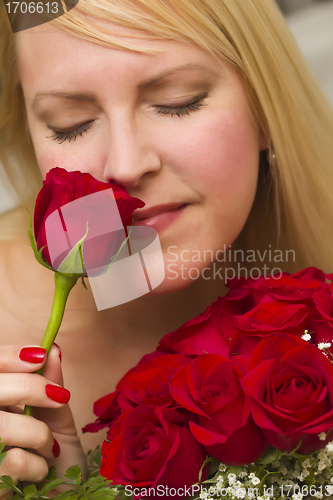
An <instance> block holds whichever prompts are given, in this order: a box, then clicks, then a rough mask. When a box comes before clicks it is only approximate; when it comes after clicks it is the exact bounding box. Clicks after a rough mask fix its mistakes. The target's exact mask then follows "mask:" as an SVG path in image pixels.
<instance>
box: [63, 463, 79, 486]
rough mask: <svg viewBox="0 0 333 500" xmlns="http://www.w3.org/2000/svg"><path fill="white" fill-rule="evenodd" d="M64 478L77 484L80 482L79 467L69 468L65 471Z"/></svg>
mask: <svg viewBox="0 0 333 500" xmlns="http://www.w3.org/2000/svg"><path fill="white" fill-rule="evenodd" d="M65 477H67V479H69V480H70V481H72V482H75V483H78V481H80V482H81V469H80V467H79V465H72V467H69V469H67V471H66V474H65Z"/></svg>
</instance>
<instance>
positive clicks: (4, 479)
mask: <svg viewBox="0 0 333 500" xmlns="http://www.w3.org/2000/svg"><path fill="white" fill-rule="evenodd" d="M0 481H2V482H3V483H4V484H5V485H7V486H9V487H10V488H11V489H12V490H14V491H16V493H20V494H21V496H23V492H22V491H21V490H20V489H19V488H17V487H16V486H15V484H14V481H13V480H12V478H11V477H10V476H7V475H5V476H0ZM1 488H3V486H2V485H1Z"/></svg>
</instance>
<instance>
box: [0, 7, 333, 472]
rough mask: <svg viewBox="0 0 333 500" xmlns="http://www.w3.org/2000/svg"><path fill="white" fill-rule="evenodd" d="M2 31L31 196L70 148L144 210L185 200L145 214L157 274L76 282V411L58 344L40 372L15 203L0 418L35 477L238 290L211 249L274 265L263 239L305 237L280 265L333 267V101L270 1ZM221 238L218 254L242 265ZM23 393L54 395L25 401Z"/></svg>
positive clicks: (6, 144) (5, 97)
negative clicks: (133, 290) (148, 284)
mask: <svg viewBox="0 0 333 500" xmlns="http://www.w3.org/2000/svg"><path fill="white" fill-rule="evenodd" d="M0 33H1V34H2V35H1V36H2V40H1V44H0V46H1V56H0V60H1V64H0V66H1V84H2V94H1V102H0V129H1V146H0V155H1V156H0V158H1V161H2V163H3V165H4V167H5V168H6V171H7V173H8V176H9V178H10V179H11V180H12V182H13V183H15V185H16V187H17V190H18V193H19V194H20V196H21V198H22V200H23V203H24V204H25V205H27V204H29V201H30V198H32V197H33V195H34V194H35V193H36V190H37V189H38V187H39V188H40V185H41V176H42V177H45V175H46V173H47V172H48V171H49V170H50V169H51V168H53V167H54V166H57V165H58V166H61V167H63V168H65V169H67V170H80V171H82V172H89V173H91V174H92V175H94V176H95V177H96V178H97V179H99V180H103V181H105V182H108V181H110V180H111V179H113V180H116V181H117V182H119V183H120V184H122V186H123V187H124V188H125V189H126V190H127V191H128V193H129V194H130V195H131V196H135V197H137V198H140V199H142V200H143V201H144V202H145V204H146V206H145V209H150V208H152V207H155V208H156V206H157V205H158V210H159V212H161V211H162V212H163V213H164V214H165V213H170V209H171V208H172V209H177V210H178V213H177V217H176V218H174V219H173V221H172V222H171V223H168V224H165V223H163V220H164V219H163V217H162V218H161V217H160V218H158V217H157V218H156V219H155V220H152V219H150V220H148V219H147V225H152V227H155V228H156V229H157V230H158V232H159V238H160V242H161V246H162V251H163V257H164V263H165V270H166V278H165V280H164V281H163V283H162V284H161V285H160V286H159V287H158V288H157V289H156V290H154V291H153V292H151V293H150V294H148V295H146V296H143V297H141V298H139V299H136V300H135V301H132V302H129V303H127V304H123V305H121V306H118V307H115V308H112V309H108V310H105V311H103V312H97V311H96V308H95V305H94V301H93V297H92V294H91V292H86V291H85V290H84V289H83V288H82V287H79V286H77V287H75V289H74V290H73V292H72V294H71V296H70V299H69V303H68V307H67V310H66V315H65V319H64V323H63V326H62V329H61V332H60V333H59V336H58V342H59V344H60V345H61V348H62V351H63V354H64V365H63V371H64V374H65V387H66V388H68V389H70V391H71V393H72V397H71V401H70V407H71V410H72V411H73V415H74V421H75V424H74V422H73V421H72V418H71V413H70V409H69V407H68V405H66V404H65V400H66V398H67V399H68V397H69V395H68V394H67V393H66V392H65V391H61V389H59V386H62V375H61V366H60V360H59V349H58V348H57V347H53V350H52V351H51V354H50V356H49V359H48V361H47V366H46V369H45V371H44V374H43V377H38V376H36V375H33V374H32V372H33V371H35V370H36V369H38V368H40V367H41V366H43V365H44V364H45V357H43V353H42V352H40V351H36V350H35V349H31V348H34V347H35V346H37V345H38V344H39V342H40V339H41V337H42V334H43V330H44V329H45V325H46V322H47V317H48V314H49V311H50V307H51V302H52V294H53V278H52V276H51V273H49V272H48V271H47V270H45V269H43V268H41V267H40V266H38V264H36V263H35V261H34V258H33V256H32V252H31V250H30V249H29V244H28V243H27V241H26V240H25V239H24V238H23V237H19V236H18V235H17V234H15V235H14V234H13V226H14V224H15V227H18V226H19V223H18V221H17V220H16V219H15V217H16V218H19V216H18V214H17V212H16V213H13V214H8V216H5V217H4V218H3V221H2V233H3V235H4V236H3V242H2V244H1V250H0V251H1V256H2V262H1V283H2V284H3V285H2V290H1V297H0V310H1V317H2V330H1V344H2V348H1V354H0V367H1V368H0V371H1V372H2V374H1V378H2V379H3V380H2V384H1V387H2V388H3V389H2V390H1V393H0V401H1V406H2V407H3V415H4V422H5V424H4V425H3V427H2V429H1V428H0V435H1V438H2V440H3V441H5V442H6V444H7V445H9V446H11V447H12V449H10V450H9V453H8V455H7V458H6V460H5V461H4V463H3V464H2V465H1V467H0V473H1V474H10V475H11V476H12V477H13V478H14V479H15V480H29V481H40V480H41V479H43V477H45V475H46V473H47V466H48V465H49V464H51V463H55V464H56V465H57V468H58V471H60V472H61V471H63V470H65V469H66V468H67V467H68V466H69V465H72V464H73V463H77V462H80V463H81V464H83V463H84V455H83V452H82V450H81V445H80V439H81V438H82V439H81V442H82V444H83V447H84V449H85V450H88V449H89V448H92V447H94V446H95V445H96V444H97V443H98V442H101V441H102V440H103V435H102V436H100V435H90V436H88V435H84V436H83V437H82V435H81V432H80V429H81V428H82V427H83V425H84V424H86V423H87V422H89V421H91V419H92V415H91V408H92V403H93V401H95V400H96V399H97V398H98V397H100V396H102V395H104V394H106V393H107V392H110V391H111V390H112V388H113V387H114V386H115V384H116V383H117V381H118V380H119V379H120V377H121V376H122V375H123V374H124V373H125V372H126V370H127V369H129V368H130V367H131V366H133V365H134V364H135V363H137V361H138V360H139V359H140V358H141V356H142V355H144V354H145V353H147V352H150V351H152V350H154V349H155V347H156V345H157V343H158V340H159V339H160V338H161V337H162V336H163V335H164V334H165V333H167V332H169V331H172V330H174V329H176V328H178V327H179V326H180V325H181V324H183V323H184V322H185V321H187V320H188V319H190V318H191V317H194V316H196V315H197V314H199V313H200V312H202V311H203V310H204V309H205V308H206V307H207V306H208V305H209V304H210V303H211V302H212V301H213V300H214V299H215V298H216V296H217V295H221V294H223V293H224V292H225V285H224V279H223V278H225V277H227V276H230V274H227V275H225V274H223V273H221V274H218V273H217V272H216V268H214V266H213V265H214V262H213V260H214V259H216V258H217V256H219V257H220V256H221V252H222V251H223V250H225V249H229V245H232V248H233V249H238V250H239V251H243V252H245V251H248V250H251V251H253V252H254V253H255V255H260V260H261V267H262V264H264V263H265V264H267V266H268V268H269V269H270V270H272V268H273V267H274V268H276V265H275V264H274V263H273V264H272V261H271V260H272V259H271V255H272V252H271V254H270V253H269V251H268V250H271V251H280V252H281V254H280V255H286V252H287V251H288V250H291V251H293V252H294V254H293V255H295V258H293V259H292V260H288V262H287V261H286V259H283V258H282V261H281V260H280V262H281V263H280V267H281V268H282V270H284V271H291V272H293V271H296V270H298V269H301V268H303V267H306V266H318V267H320V268H322V269H324V270H325V271H327V272H329V271H330V270H332V267H333V259H332V256H331V251H330V249H331V247H332V245H331V243H330V240H331V236H330V225H331V220H332V212H333V209H332V207H333V203H332V186H333V176H332V168H331V165H332V156H333V145H332V132H333V115H332V111H331V108H330V106H329V105H328V103H327V101H326V99H325V98H324V97H323V95H322V94H321V91H320V89H319V88H318V85H317V84H316V82H315V81H314V78H313V76H312V75H311V74H310V72H309V70H308V69H307V67H306V65H305V63H304V62H303V59H302V57H301V55H300V54H299V51H298V49H297V47H295V43H294V41H293V39H292V36H291V35H290V33H289V31H288V29H287V28H286V26H285V23H284V20H283V17H282V15H281V14H280V12H279V10H278V8H277V7H276V5H275V3H274V2H273V0H272V1H269V0H265V1H260V0H247V1H246V2H244V1H243V0H209V1H208V0H205V1H203V0H202V1H198V2H195V3H194V2H192V1H190V0H177V1H176V0H169V1H167V2H164V1H163V2H162V1H159V0H154V1H147V0H146V1H144V0H137V1H135V2H134V1H126V2H125V1H124V2H123V1H119V0H100V1H99V2H98V5H95V4H94V3H92V2H89V1H87V0H80V2H79V3H78V5H77V6H76V7H74V8H73V9H72V10H71V11H70V12H68V13H67V14H66V15H64V16H62V17H59V18H57V19H55V20H53V21H52V22H49V23H47V24H44V25H41V26H38V27H36V28H32V29H30V30H26V31H22V32H20V33H18V34H16V35H15V36H13V35H12V34H11V31H10V28H9V24H8V20H7V19H6V16H5V15H4V10H3V8H2V12H1V26H0ZM37 165H38V166H39V170H38V168H37ZM14 166H15V168H14ZM40 174H41V175H40ZM30 186H31V189H30V190H28V189H29V187H30ZM37 186H38V187H37ZM170 203H172V204H173V205H172V207H171V205H168V204H170ZM161 205H162V207H161ZM145 209H144V210H145ZM141 214H142V215H141V216H140V211H139V210H138V211H137V212H135V213H134V220H136V221H138V220H139V219H140V217H145V216H147V217H148V216H149V215H150V214H149V213H146V214H144V212H143V211H142V212H141ZM161 220H162V223H161ZM13 221H14V222H13ZM22 226H24V227H25V228H26V227H27V220H26V216H25V218H24V222H23V223H22V224H21V227H22ZM10 233H12V234H10ZM265 250H266V252H265ZM226 254H227V255H226V257H227V259H229V262H223V264H222V265H223V270H224V271H225V270H226V268H227V266H228V269H229V271H228V272H229V273H230V272H231V271H230V270H232V268H234V269H235V272H238V268H237V264H238V262H236V261H235V258H234V256H233V254H231V256H230V254H229V252H226ZM212 255H213V259H212V258H211V256H212ZM194 256H196V258H194ZM190 257H191V258H190ZM171 263H172V265H173V266H172V267H171V265H170V264H171ZM207 267H208V268H209V269H208V270H207ZM242 267H243V271H242V272H243V273H244V272H245V271H246V267H247V268H248V269H249V270H250V269H251V268H253V267H258V265H257V264H254V265H253V261H252V264H251V262H249V261H245V262H242ZM193 270H194V271H193ZM203 271H204V274H203ZM201 273H202V275H201V276H200V274H201ZM198 276H200V277H198ZM221 277H222V279H221ZM196 278H197V279H196ZM171 292H172V293H171ZM27 348H28V350H27ZM22 349H24V350H23V351H22ZM29 360H30V362H29ZM31 361H32V362H31ZM50 385H52V386H54V385H55V386H56V387H58V389H57V388H56V389H54V388H51V389H50V387H49V386H50ZM46 387H48V389H46ZM47 394H48V395H47ZM50 397H51V399H50ZM23 404H32V405H34V406H37V407H43V408H38V409H37V410H36V412H35V413H34V415H35V417H36V418H29V417H26V416H21V415H17V414H16V411H18V410H17V409H16V408H14V406H15V405H23ZM37 419H38V420H37ZM18 426H19V428H20V429H22V432H20V433H18V432H17V430H16V429H17V428H18ZM75 426H76V428H77V429H79V436H80V439H79V438H78V437H77V435H76V432H75ZM14 428H15V432H14V431H13V429H14ZM54 438H55V439H56V442H57V443H58V444H59V448H58V445H57V444H56V443H55V442H54ZM22 448H28V450H23V449H22ZM31 449H32V450H33V451H29V450H31ZM59 449H60V454H59ZM52 454H53V455H56V456H57V455H58V454H59V456H58V458H56V459H52Z"/></svg>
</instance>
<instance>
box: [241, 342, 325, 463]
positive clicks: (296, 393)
mask: <svg viewBox="0 0 333 500" xmlns="http://www.w3.org/2000/svg"><path fill="white" fill-rule="evenodd" d="M241 384H242V386H243V388H244V392H245V394H247V396H248V397H249V398H250V400H251V413H252V415H253V418H254V421H255V422H256V424H257V425H258V426H259V427H260V428H261V429H262V431H263V434H264V436H265V438H266V439H267V441H268V442H269V443H270V444H271V445H272V446H274V447H275V448H277V449H279V450H281V451H283V452H291V451H292V450H293V449H295V448H296V447H297V446H298V445H300V446H299V448H298V453H302V454H308V453H312V452H313V451H315V450H317V449H320V448H323V447H324V446H325V445H326V444H327V442H328V441H329V440H330V439H329V437H328V436H327V437H326V439H325V440H320V438H319V437H318V435H319V434H321V433H328V434H329V436H330V438H332V433H331V432H330V430H331V429H332V428H333V366H332V364H331V363H330V361H329V360H328V359H327V358H326V356H325V355H324V354H323V353H322V352H321V351H320V350H319V349H318V348H317V347H315V346H313V345H311V344H309V343H308V342H306V341H304V340H302V339H301V338H299V337H295V336H293V335H286V334H279V335H272V336H270V337H267V338H265V339H264V340H262V341H261V342H260V343H259V344H258V345H257V347H256V348H255V349H254V351H253V353H252V356H251V359H250V369H249V372H248V374H247V375H245V377H244V378H243V379H242V380H241Z"/></svg>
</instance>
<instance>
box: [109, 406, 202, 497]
mask: <svg viewBox="0 0 333 500" xmlns="http://www.w3.org/2000/svg"><path fill="white" fill-rule="evenodd" d="M108 439H109V440H110V442H107V441H105V442H104V443H103V448H102V465H101V471H100V472H101V475H102V476H104V477H106V478H107V479H111V480H112V481H113V482H114V483H115V484H123V485H132V486H141V487H143V486H145V487H150V486H151V487H153V488H155V487H156V486H157V485H164V486H169V487H170V488H171V487H174V488H179V487H184V486H191V485H192V484H194V483H196V482H197V481H198V476H199V471H200V468H201V467H202V464H203V462H204V460H205V458H206V452H205V451H204V449H203V447H202V446H201V445H200V444H199V443H198V442H197V441H196V440H195V439H194V437H193V435H192V433H191V431H190V429H189V428H188V419H187V418H186V417H184V416H183V415H180V414H179V413H177V412H176V411H175V410H173V409H171V408H159V407H155V408H153V407H151V406H147V405H140V406H138V407H137V408H135V409H134V410H133V411H130V412H128V413H125V414H123V415H122V416H121V417H120V418H119V419H118V420H117V421H116V422H115V423H114V424H113V425H112V426H111V427H110V429H109V431H108ZM180 471H181V474H180V473H179V472H180ZM206 477H207V475H206V474H205V473H204V474H203V479H205V478H206ZM150 496H151V495H150Z"/></svg>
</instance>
